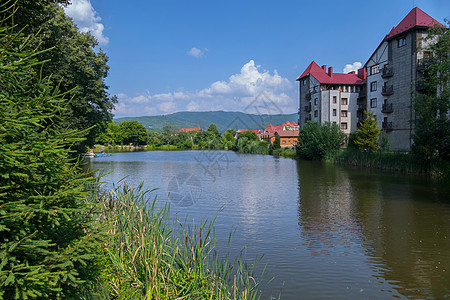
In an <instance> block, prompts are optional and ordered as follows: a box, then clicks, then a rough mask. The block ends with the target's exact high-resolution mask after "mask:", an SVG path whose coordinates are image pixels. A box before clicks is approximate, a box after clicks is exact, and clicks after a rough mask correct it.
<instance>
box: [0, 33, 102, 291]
mask: <svg viewBox="0 0 450 300" xmlns="http://www.w3.org/2000/svg"><path fill="white" fill-rule="evenodd" d="M28 46H29V44H27V43H26V40H25V38H23V37H22V36H21V35H19V34H15V33H13V32H12V31H11V30H9V29H8V28H5V27H2V28H0V57H1V58H2V59H0V107H1V110H0V145H1V147H0V258H1V263H0V298H4V299H15V298H23V299H26V298H40V299H55V298H76V297H77V295H78V293H79V292H80V287H81V286H82V285H83V283H84V282H85V280H87V279H89V278H92V277H93V276H95V274H96V271H95V261H94V258H95V253H96V251H97V248H98V246H99V245H100V244H99V243H98V237H99V235H98V234H97V233H96V231H95V230H94V228H93V227H92V222H91V221H92V214H91V213H92V212H93V211H92V209H91V207H89V206H87V205H86V204H83V203H84V202H83V200H84V198H85V196H86V195H87V193H88V192H89V189H88V187H89V186H90V185H92V184H94V182H95V180H94V178H92V177H91V176H86V174H83V173H82V172H80V171H79V169H78V166H77V164H76V163H75V162H74V161H73V160H72V159H70V158H69V154H70V150H69V149H70V146H71V145H72V144H73V143H75V142H78V141H79V140H80V139H79V138H77V137H76V135H77V134H76V132H75V131H73V130H70V131H63V130H61V127H60V126H58V124H60V123H61V122H63V121H64V120H63V118H64V115H65V113H66V104H67V102H66V101H65V100H64V99H63V98H62V97H61V96H59V95H58V94H57V91H55V90H54V88H53V86H52V84H51V82H49V80H47V79H46V78H44V79H41V77H40V76H39V75H38V74H37V73H36V71H35V69H36V66H42V65H41V64H40V63H39V62H38V61H37V60H36V59H35V58H34V57H36V54H37V53H36V52H34V53H32V52H30V51H27V50H26V49H28Z"/></svg>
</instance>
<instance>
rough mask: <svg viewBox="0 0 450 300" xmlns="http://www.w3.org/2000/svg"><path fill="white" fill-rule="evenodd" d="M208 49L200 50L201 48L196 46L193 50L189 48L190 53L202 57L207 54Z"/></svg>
mask: <svg viewBox="0 0 450 300" xmlns="http://www.w3.org/2000/svg"><path fill="white" fill-rule="evenodd" d="M206 51H208V49H207V48H205V49H203V50H200V49H198V48H195V47H194V48H191V50H189V52H188V55H190V56H193V57H197V58H200V57H202V56H203V55H205V53H206Z"/></svg>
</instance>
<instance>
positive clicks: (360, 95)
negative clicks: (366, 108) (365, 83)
mask: <svg viewBox="0 0 450 300" xmlns="http://www.w3.org/2000/svg"><path fill="white" fill-rule="evenodd" d="M366 94H367V92H366V88H365V87H361V90H360V91H359V94H358V99H363V98H366Z"/></svg>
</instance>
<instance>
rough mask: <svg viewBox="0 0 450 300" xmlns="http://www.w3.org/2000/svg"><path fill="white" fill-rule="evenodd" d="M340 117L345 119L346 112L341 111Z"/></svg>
mask: <svg viewBox="0 0 450 300" xmlns="http://www.w3.org/2000/svg"><path fill="white" fill-rule="evenodd" d="M341 117H344V118H347V111H346V110H343V111H341Z"/></svg>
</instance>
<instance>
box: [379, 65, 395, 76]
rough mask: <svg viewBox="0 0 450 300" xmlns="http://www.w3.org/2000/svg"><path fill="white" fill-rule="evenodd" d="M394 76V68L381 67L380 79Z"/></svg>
mask: <svg viewBox="0 0 450 300" xmlns="http://www.w3.org/2000/svg"><path fill="white" fill-rule="evenodd" d="M392 76H394V68H393V67H392V66H389V65H386V66H384V67H383V70H382V72H381V77H383V78H388V77H392Z"/></svg>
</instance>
